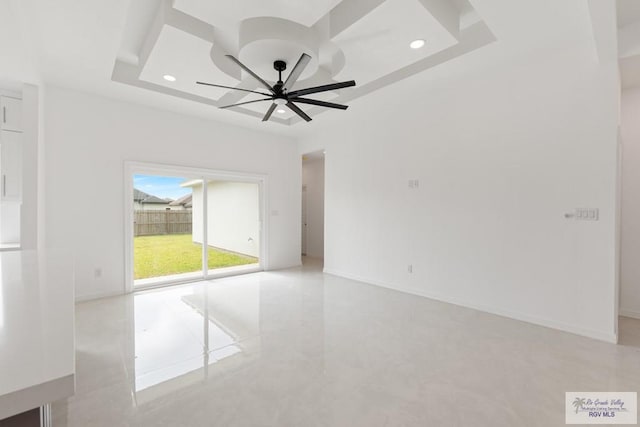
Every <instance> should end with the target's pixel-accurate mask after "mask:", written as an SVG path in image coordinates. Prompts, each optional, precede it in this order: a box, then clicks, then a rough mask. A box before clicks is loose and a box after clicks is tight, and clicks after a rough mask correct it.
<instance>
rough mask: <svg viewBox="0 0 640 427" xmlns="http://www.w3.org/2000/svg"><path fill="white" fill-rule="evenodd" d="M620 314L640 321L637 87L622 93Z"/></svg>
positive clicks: (639, 98) (639, 101)
mask: <svg viewBox="0 0 640 427" xmlns="http://www.w3.org/2000/svg"><path fill="white" fill-rule="evenodd" d="M621 114H622V120H621V123H620V133H621V136H622V146H623V151H622V152H623V155H622V242H621V243H622V244H621V277H620V314H621V315H623V316H631V317H636V318H640V121H639V120H638V118H639V117H640V88H636V89H633V90H629V91H626V92H623V94H622V108H621Z"/></svg>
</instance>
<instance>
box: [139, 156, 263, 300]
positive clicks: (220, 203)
mask: <svg viewBox="0 0 640 427" xmlns="http://www.w3.org/2000/svg"><path fill="white" fill-rule="evenodd" d="M175 172H176V170H174V169H168V170H167V171H166V173H163V171H162V170H157V168H151V169H145V168H137V170H135V169H134V171H133V172H132V173H131V175H130V179H131V184H132V185H131V188H130V190H131V191H130V194H131V200H130V201H128V202H129V203H128V205H129V206H130V212H129V215H130V218H131V221H132V224H131V233H130V235H131V241H130V242H129V244H130V248H131V255H132V256H131V258H132V260H131V273H132V276H133V287H135V288H141V287H150V286H158V285H165V284H169V283H178V282H187V281H194V280H201V279H207V278H212V277H218V276H222V275H232V274H241V273H246V272H251V271H258V270H260V269H261V248H262V243H263V242H262V240H263V237H262V221H261V218H262V215H263V208H262V191H263V180H262V179H259V178H250V177H242V176H241V177H237V178H236V177H233V176H227V175H223V176H219V175H216V174H215V172H213V173H211V174H200V175H199V176H198V175H190V174H184V175H182V174H176V173H175Z"/></svg>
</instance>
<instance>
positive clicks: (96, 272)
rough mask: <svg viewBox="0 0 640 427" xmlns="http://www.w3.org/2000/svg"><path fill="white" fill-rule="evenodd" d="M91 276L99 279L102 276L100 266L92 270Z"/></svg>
mask: <svg viewBox="0 0 640 427" xmlns="http://www.w3.org/2000/svg"><path fill="white" fill-rule="evenodd" d="M93 277H94V278H96V279H99V278H101V277H102V269H101V268H96V269H95V270H93Z"/></svg>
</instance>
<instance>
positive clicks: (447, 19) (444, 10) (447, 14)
mask: <svg viewBox="0 0 640 427" xmlns="http://www.w3.org/2000/svg"><path fill="white" fill-rule="evenodd" d="M420 3H422V5H423V6H424V8H425V9H427V10H428V11H429V13H430V14H431V16H433V17H434V18H435V20H436V21H438V22H439V23H440V25H442V27H443V28H444V29H445V30H447V32H448V33H449V34H451V35H452V36H453V37H454V38H455V39H456V40H459V39H460V12H459V11H458V9H457V8H456V7H455V6H454V5H453V2H451V1H448V0H420Z"/></svg>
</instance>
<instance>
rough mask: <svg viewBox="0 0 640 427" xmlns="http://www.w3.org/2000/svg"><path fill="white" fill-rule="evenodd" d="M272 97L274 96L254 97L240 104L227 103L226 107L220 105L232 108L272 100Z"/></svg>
mask: <svg viewBox="0 0 640 427" xmlns="http://www.w3.org/2000/svg"><path fill="white" fill-rule="evenodd" d="M272 99H273V98H264V99H254V100H253V101H246V102H240V103H239V104H231V105H225V106H224V107H220V108H222V109H225V108H231V107H238V106H240V105H245V104H253V103H254V102H262V101H271V100H272Z"/></svg>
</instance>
